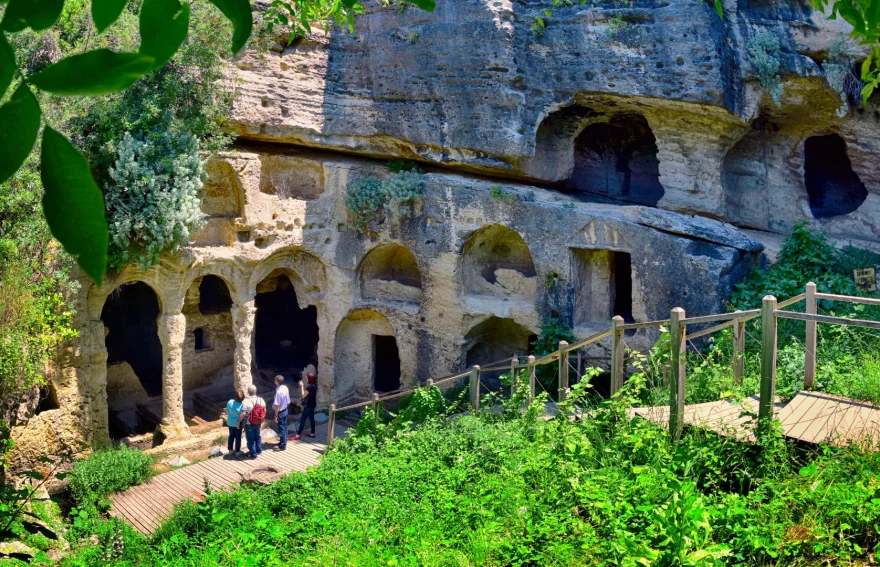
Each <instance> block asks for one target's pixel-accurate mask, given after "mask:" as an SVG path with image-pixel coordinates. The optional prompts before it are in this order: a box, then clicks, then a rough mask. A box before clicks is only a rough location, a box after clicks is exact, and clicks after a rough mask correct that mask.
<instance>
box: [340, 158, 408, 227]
mask: <svg viewBox="0 0 880 567" xmlns="http://www.w3.org/2000/svg"><path fill="white" fill-rule="evenodd" d="M424 185H425V182H424V175H423V174H422V173H421V172H420V171H418V170H415V171H408V170H401V171H398V172H397V173H392V174H391V175H389V176H387V177H386V178H385V179H383V180H381V181H380V180H378V179H374V178H366V179H357V180H354V181H352V182H351V183H349V185H348V188H347V191H346V194H345V199H344V203H345V207H346V209H348V214H349V216H350V217H351V221H352V225H353V227H354V229H355V230H357V231H358V232H360V233H365V232H367V230H368V229H369V227H370V224H371V223H374V222H379V221H381V220H385V219H386V218H388V219H389V220H390V221H392V222H397V223H399V222H400V220H401V219H403V218H409V217H413V216H415V215H416V208H417V207H418V205H420V204H421V202H422V192H423V190H424Z"/></svg>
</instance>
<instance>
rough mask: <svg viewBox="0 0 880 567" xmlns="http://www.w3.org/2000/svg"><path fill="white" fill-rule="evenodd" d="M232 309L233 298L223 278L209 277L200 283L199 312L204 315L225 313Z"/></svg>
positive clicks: (205, 277)
mask: <svg viewBox="0 0 880 567" xmlns="http://www.w3.org/2000/svg"><path fill="white" fill-rule="evenodd" d="M230 309H232V296H231V295H230V293H229V287H228V286H227V285H226V282H224V281H223V279H222V278H220V277H218V276H213V275H207V276H204V277H203V278H202V281H201V283H199V312H200V313H201V314H202V315H215V314H218V313H225V312H228V311H229V310H230Z"/></svg>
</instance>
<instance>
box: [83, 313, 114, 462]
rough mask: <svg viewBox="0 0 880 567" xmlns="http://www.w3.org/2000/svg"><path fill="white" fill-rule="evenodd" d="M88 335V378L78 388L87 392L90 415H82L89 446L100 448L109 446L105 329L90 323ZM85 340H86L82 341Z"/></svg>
mask: <svg viewBox="0 0 880 567" xmlns="http://www.w3.org/2000/svg"><path fill="white" fill-rule="evenodd" d="M86 332H87V333H88V335H89V337H88V340H89V342H90V344H89V345H88V348H89V352H90V356H89V359H88V364H89V365H88V366H87V367H86V375H87V376H88V377H89V378H88V380H87V384H80V385H79V387H80V388H81V389H82V390H84V391H85V392H87V394H85V396H84V397H85V398H86V399H87V400H88V404H89V405H88V407H89V409H90V410H91V414H90V415H84V416H83V417H84V419H87V420H88V421H89V422H90V423H91V446H92V448H95V449H97V448H100V447H105V446H108V445H110V426H109V415H108V414H109V412H108V410H107V347H106V346H105V345H104V340H105V338H106V337H107V327H105V326H104V322H103V321H101V320H100V319H99V320H97V321H90V322H89V324H88V328H87V331H86ZM84 340H86V339H84Z"/></svg>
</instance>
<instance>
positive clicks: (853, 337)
mask: <svg viewBox="0 0 880 567" xmlns="http://www.w3.org/2000/svg"><path fill="white" fill-rule="evenodd" d="M873 266H880V255H877V254H875V253H873V252H871V251H868V250H863V249H858V248H854V247H851V246H849V247H845V248H842V249H836V248H834V246H832V245H831V244H830V243H828V241H827V240H826V239H825V237H824V235H823V234H822V233H819V232H813V231H811V230H810V229H809V228H808V227H807V226H806V225H804V224H801V225H798V226H796V227H795V228H794V230H793V231H792V233H791V234H790V235H789V236H788V237H787V238H786V239H785V242H784V245H783V247H782V249H781V251H780V253H779V257H778V260H777V262H776V263H775V264H774V265H773V266H771V267H770V268H769V269H767V270H755V271H754V272H753V273H752V276H751V278H750V279H749V280H748V281H746V282H744V283H743V284H741V285H739V286H738V287H737V288H736V290H735V292H734V293H733V296H732V297H731V301H730V305H729V307H730V310H731V311H733V310H735V309H741V310H748V309H755V308H759V307H760V306H761V300H762V298H763V297H764V296H765V295H773V296H775V297H776V298H777V299H778V300H780V301H783V300H785V299H788V298H790V297H794V296H796V295H798V294H801V293H804V289H805V286H806V284H807V283H808V282H811V281H812V282H815V283H816V286H817V289H818V291H819V292H820V293H832V294H840V295H855V296H864V295H871V296H874V297H875V296H876V293H875V294H865V293H863V292H860V291H859V290H858V289H856V286H855V283H854V280H853V270H854V269H855V268H865V267H873ZM786 310H789V311H801V312H802V311H803V310H804V303H803V302H801V303H799V304H795V305H792V306H790V307H786ZM818 312H819V313H820V314H824V315H834V316H839V317H849V318H854V319H868V320H875V321H876V320H880V308H878V307H872V306H865V305H858V304H854V303H843V302H832V301H824V300H823V301H819V305H818ZM760 324H761V323H760V319H754V320H752V321H751V322H749V323H748V324H747V325H746V344H745V357H744V358H745V359H744V367H745V368H744V370H745V372H744V378H743V380H742V382H741V383H740V382H738V381H736V380H735V379H734V375H733V334H732V332H731V330H730V329H727V330H724V331H721V332H719V333H716V334H715V335H714V336H713V338H712V339H711V341H709V342H708V343H707V342H705V341H699V342H697V343H689V344H688V349H689V353H688V361H687V387H686V392H685V394H686V400H687V403H689V404H691V403H700V402H708V401H714V400H718V399H721V398H726V397H742V396H749V395H753V394H755V393H757V391H758V384H759V381H760V375H761V358H760V353H761V327H760ZM817 328H818V337H817V339H818V344H817V349H816V359H817V360H816V382H815V384H814V387H813V390H816V391H821V392H826V393H830V394H836V395H840V396H845V397H850V398H855V399H858V400H864V401H870V402H874V403H877V404H880V332H878V331H876V330H872V329H865V328H858V327H843V326H839V325H828V324H819V325H818V327H817ZM777 336H778V349H779V354H778V363H777V384H776V393H777V395H779V396H781V397H783V398H790V397H793V396H794V395H795V394H797V393H798V392H799V391H800V390H801V389H802V388H803V379H804V353H805V324H804V322H802V321H793V320H785V319H780V320H779V330H778V335H777ZM668 341H669V335H668V334H667V333H665V332H664V333H663V334H662V335H661V337H660V340H659V341H658V342H657V343H656V344H655V345H654V347H653V349H652V350H651V353H650V354H649V356H646V357H639V356H636V357H634V358H635V359H636V360H634V361H633V363H634V364H635V365H637V366H641V367H643V368H644V370H645V374H646V375H647V377H648V382H649V384H652V385H654V387H653V388H649V389H648V390H646V392H645V394H644V396H643V397H644V400H643V401H644V403H649V404H652V405H659V404H664V403H668V401H669V393H668V389H667V388H666V383H667V381H666V372H667V368H668V366H667V365H668V360H669V354H668V353H669V346H668V345H669V343H668Z"/></svg>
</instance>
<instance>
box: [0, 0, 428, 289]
mask: <svg viewBox="0 0 880 567" xmlns="http://www.w3.org/2000/svg"><path fill="white" fill-rule="evenodd" d="M68 1H69V2H70V3H71V4H73V5H75V6H77V7H81V6H82V2H81V0H68ZM209 2H210V3H211V4H213V5H214V6H215V7H216V8H217V9H219V10H220V12H222V13H223V15H224V16H225V17H226V18H228V19H229V21H230V22H231V23H232V26H233V35H232V44H231V45H232V49H231V51H232V53H236V52H238V51H239V50H240V49H241V48H242V47H244V45H245V44H246V43H247V41H248V38H249V37H250V35H251V31H252V27H253V16H252V13H251V5H250V2H249V1H248V0H209ZM413 2H414V3H415V4H416V5H417V6H419V7H420V8H424V9H433V8H434V1H433V0H413ZM126 4H127V2H126V0H92V2H91V18H92V22H93V24H94V29H95V32H96V33H97V34H103V33H105V32H106V30H108V28H110V27H111V26H112V25H113V24H114V23H115V22H116V21H117V20H119V19H120V16H121V15H122V13H123V11H125V9H126ZM65 5H66V2H65V0H53V1H51V2H34V1H32V0H8V1H7V2H3V6H0V9H2V20H0V98H3V97H5V95H6V93H7V91H11V92H12V94H11V95H10V96H9V97H8V98H7V100H6V102H5V104H3V105H2V106H0V156H2V158H0V183H3V182H5V181H7V180H8V179H9V178H10V177H11V176H12V175H13V174H14V173H15V172H16V171H18V170H19V168H21V166H22V164H24V162H25V160H26V159H27V158H28V156H29V155H30V153H31V151H32V150H33V149H34V147H35V145H37V137H38V134H39V132H40V130H41V128H42V132H43V135H42V143H41V144H40V148H41V167H40V174H41V177H42V184H43V189H44V199H43V213H44V215H45V217H46V221H47V223H48V225H49V227H50V228H51V230H52V234H53V235H54V236H55V237H56V238H57V239H58V240H59V241H60V242H61V243H62V245H63V246H64V248H65V250H67V251H68V252H69V253H70V254H71V255H72V256H74V257H75V258H76V259H77V262H78V263H79V264H80V267H81V268H82V269H83V271H84V272H85V273H86V274H88V275H89V276H90V277H91V278H92V279H94V280H95V281H96V282H101V281H102V279H103V276H104V272H105V271H106V267H107V257H108V247H109V240H110V238H109V233H108V228H107V222H106V220H105V218H104V210H103V201H102V196H101V191H100V189H99V188H98V184H96V183H95V181H94V179H93V178H92V176H91V173H90V171H89V164H88V162H87V161H86V159H85V158H84V157H83V156H82V155H81V154H80V153H79V152H78V151H77V150H76V149H75V148H74V146H73V145H72V144H71V143H70V142H69V141H68V139H67V138H66V137H65V136H64V135H63V134H61V133H60V132H59V128H61V127H62V124H60V123H55V121H54V120H52V117H51V113H49V114H47V113H44V112H43V109H42V104H41V99H42V97H38V96H37V95H36V94H35V93H37V94H38V93H40V92H42V93H48V94H52V95H60V96H65V97H83V96H85V97H93V96H99V95H106V94H111V93H118V92H121V91H124V90H126V89H128V88H129V87H131V86H132V85H134V84H135V83H137V82H138V81H139V80H140V79H141V78H143V77H144V76H146V75H147V74H149V73H151V72H153V71H156V70H157V69H160V68H162V67H163V66H164V65H165V64H166V63H168V62H169V61H170V60H171V59H172V57H173V56H174V54H175V53H176V52H177V51H178V49H179V48H180V47H181V45H183V44H184V42H185V41H186V38H187V35H188V34H189V28H190V12H191V4H190V3H189V2H186V1H184V2H180V1H179V0H143V2H142V3H141V4H140V5H139V6H138V8H137V12H138V17H139V29H138V36H139V37H138V40H137V42H136V45H135V47H136V50H129V51H116V50H114V49H112V48H113V47H118V45H111V46H101V47H98V48H92V46H91V45H90V46H88V47H89V49H88V50H85V51H83V52H78V53H75V54H70V55H68V56H67V57H65V58H63V59H60V60H59V61H57V62H53V63H51V64H48V65H46V66H43V65H42V64H39V65H33V64H24V63H26V62H24V61H22V60H21V59H20V58H19V55H20V53H19V51H18V47H17V42H16V41H15V40H13V41H12V42H10V41H9V40H8V39H7V34H20V33H23V32H24V33H30V32H28V31H27V30H28V29H30V30H33V31H34V32H43V31H45V30H48V29H50V28H52V27H53V26H54V25H55V24H56V23H57V22H58V21H59V18H60V17H61V15H62V13H63V12H64V10H65ZM273 9H275V10H276V11H275V13H274V14H273V17H274V18H275V19H276V20H277V21H278V22H279V23H283V24H288V23H290V24H291V25H292V26H293V28H294V30H295V31H297V32H304V33H308V32H310V31H311V27H310V26H311V24H312V23H315V22H320V23H322V24H325V25H326V23H327V22H337V23H342V22H345V23H347V24H348V27H349V29H351V28H352V27H353V25H354V16H355V14H361V13H364V11H365V9H364V6H363V5H362V4H361V3H360V2H359V1H358V0H302V1H299V2H296V3H295V4H294V3H291V2H280V1H279V2H275V5H274V6H273ZM284 12H286V15H285V13H284ZM125 47H127V48H129V49H131V47H129V46H127V45H126V46H125ZM27 63H31V61H28V62H27ZM203 80H204V78H203Z"/></svg>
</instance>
